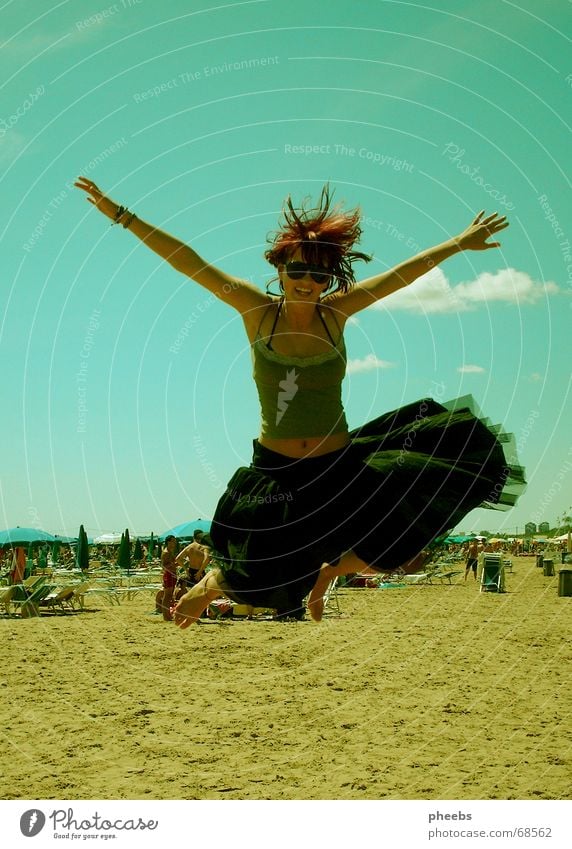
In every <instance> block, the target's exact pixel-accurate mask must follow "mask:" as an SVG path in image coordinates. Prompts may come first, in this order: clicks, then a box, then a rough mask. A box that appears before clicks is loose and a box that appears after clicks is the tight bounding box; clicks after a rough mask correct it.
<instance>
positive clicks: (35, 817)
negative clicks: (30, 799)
mask: <svg viewBox="0 0 572 849" xmlns="http://www.w3.org/2000/svg"><path fill="white" fill-rule="evenodd" d="M45 824H46V817H45V814H43V813H42V811H39V810H38V809H37V808H32V809H31V810H30V811H25V812H24V813H23V814H22V816H21V817H20V831H21V832H22V834H23V835H24V837H35V836H36V835H37V834H39V833H40V831H41V830H42V829H43V827H44V826H45Z"/></svg>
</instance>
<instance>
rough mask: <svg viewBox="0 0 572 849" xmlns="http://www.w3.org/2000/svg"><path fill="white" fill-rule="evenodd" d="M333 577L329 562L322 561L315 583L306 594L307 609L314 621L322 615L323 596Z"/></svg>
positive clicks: (320, 619) (318, 619)
mask: <svg viewBox="0 0 572 849" xmlns="http://www.w3.org/2000/svg"><path fill="white" fill-rule="evenodd" d="M334 578H335V574H334V568H333V567H332V566H330V564H329V563H324V564H323V565H322V567H321V569H320V572H319V574H318V577H317V579H316V583H315V584H314V586H313V587H312V590H311V591H310V595H309V596H308V610H309V611H310V616H311V617H312V619H313V620H314V622H321V621H322V616H323V615H324V596H325V594H326V591H327V589H328V587H329V586H330V583H331V581H332V580H333V579H334Z"/></svg>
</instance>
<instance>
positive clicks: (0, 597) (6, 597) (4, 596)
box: [0, 584, 16, 616]
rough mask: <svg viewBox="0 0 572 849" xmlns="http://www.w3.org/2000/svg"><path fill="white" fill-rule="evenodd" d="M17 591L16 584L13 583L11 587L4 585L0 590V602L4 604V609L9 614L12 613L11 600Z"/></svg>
mask: <svg viewBox="0 0 572 849" xmlns="http://www.w3.org/2000/svg"><path fill="white" fill-rule="evenodd" d="M15 593H16V584H13V585H12V586H11V587H3V588H2V590H0V604H3V605H4V611H5V613H6V615H7V616H9V615H10V602H11V600H12V597H13V596H14V594H15Z"/></svg>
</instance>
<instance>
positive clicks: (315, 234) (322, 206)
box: [264, 184, 371, 292]
mask: <svg viewBox="0 0 572 849" xmlns="http://www.w3.org/2000/svg"><path fill="white" fill-rule="evenodd" d="M331 202H332V198H331V195H330V190H329V186H328V185H327V184H326V185H325V186H324V187H323V188H322V192H321V194H320V202H319V204H318V206H317V207H307V205H306V200H304V201H303V202H302V205H301V206H300V207H299V208H295V207H294V205H293V203H292V199H291V197H290V195H288V197H287V198H286V201H285V202H284V206H283V207H282V216H283V220H282V221H281V222H279V229H278V230H276V231H275V232H274V233H272V234H271V235H270V236H269V237H268V242H269V244H270V247H269V248H268V250H267V251H266V252H265V254H264V257H265V258H266V259H267V260H268V262H269V263H270V264H271V265H273V266H274V267H277V266H278V265H280V264H282V263H286V262H288V261H289V259H290V258H291V257H292V256H293V254H294V253H295V252H296V251H297V250H298V249H300V250H301V252H302V258H303V259H304V262H307V263H309V264H311V265H324V266H326V268H328V269H329V270H330V271H331V272H332V274H333V277H334V279H335V280H336V282H337V284H338V288H339V289H340V290H341V291H342V292H347V291H348V289H349V288H350V287H351V286H352V285H353V284H354V283H355V275H354V271H353V268H352V263H353V262H355V261H356V260H358V259H362V260H364V261H365V262H369V261H370V260H371V256H368V255H367V254H364V253H360V252H359V251H354V250H352V248H353V246H354V244H355V243H356V242H359V239H360V236H361V227H360V219H361V212H360V209H359V207H356V208H355V209H351V210H347V211H344V210H343V208H342V204H340V203H337V204H336V205H335V206H332V205H331ZM330 285H331V284H330ZM328 288H329V287H328Z"/></svg>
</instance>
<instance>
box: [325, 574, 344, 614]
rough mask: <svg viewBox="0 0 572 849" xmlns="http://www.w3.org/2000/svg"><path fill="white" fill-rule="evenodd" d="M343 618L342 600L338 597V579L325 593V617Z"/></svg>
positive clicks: (331, 583) (335, 579)
mask: <svg viewBox="0 0 572 849" xmlns="http://www.w3.org/2000/svg"><path fill="white" fill-rule="evenodd" d="M328 613H329V614H330V615H332V616H341V615H342V611H341V609H340V600H339V597H338V578H334V580H333V581H331V582H330V585H329V587H328V589H327V590H326V592H325V593H324V615H326V614H328Z"/></svg>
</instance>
